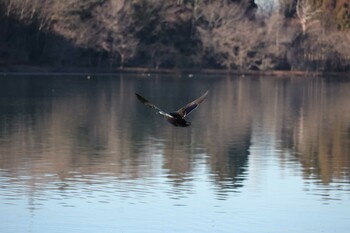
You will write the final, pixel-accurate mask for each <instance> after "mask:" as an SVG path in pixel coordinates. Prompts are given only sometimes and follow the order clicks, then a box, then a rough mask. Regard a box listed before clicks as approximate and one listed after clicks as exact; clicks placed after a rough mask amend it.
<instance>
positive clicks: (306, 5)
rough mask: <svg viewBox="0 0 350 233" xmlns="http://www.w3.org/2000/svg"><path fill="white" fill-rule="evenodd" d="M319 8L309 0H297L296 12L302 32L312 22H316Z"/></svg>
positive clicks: (319, 11)
mask: <svg viewBox="0 0 350 233" xmlns="http://www.w3.org/2000/svg"><path fill="white" fill-rule="evenodd" d="M321 12H322V11H321V9H320V8H319V7H317V5H316V4H315V3H314V2H313V1H311V0H298V1H297V6H296V14H297V16H298V19H299V21H300V24H301V28H302V31H303V34H305V33H306V30H307V29H308V28H309V27H310V26H311V25H312V24H314V23H316V22H317V20H318V16H319V14H320V13H321Z"/></svg>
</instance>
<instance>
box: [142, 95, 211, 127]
mask: <svg viewBox="0 0 350 233" xmlns="http://www.w3.org/2000/svg"><path fill="white" fill-rule="evenodd" d="M208 93H209V91H206V92H205V93H204V94H203V95H202V96H201V97H199V98H198V99H195V100H193V101H192V102H191V103H189V104H187V105H186V106H184V107H182V108H180V109H179V110H177V111H176V112H169V113H167V112H164V111H163V110H161V109H160V108H158V107H157V106H155V105H154V104H152V103H150V102H149V101H148V100H146V99H145V98H144V97H142V96H141V95H139V94H137V93H135V95H136V97H137V99H138V100H139V101H140V102H141V103H143V104H144V105H146V106H148V107H150V108H152V109H154V110H156V111H157V113H158V114H161V115H163V116H164V117H165V119H166V120H167V121H168V122H170V123H171V124H172V125H174V126H179V127H188V126H190V125H191V122H189V121H186V120H185V119H184V118H185V117H186V116H187V115H188V114H190V113H191V112H192V111H193V110H195V109H196V108H197V107H198V105H199V104H200V103H202V102H203V100H204V99H205V98H206V97H207V95H208Z"/></svg>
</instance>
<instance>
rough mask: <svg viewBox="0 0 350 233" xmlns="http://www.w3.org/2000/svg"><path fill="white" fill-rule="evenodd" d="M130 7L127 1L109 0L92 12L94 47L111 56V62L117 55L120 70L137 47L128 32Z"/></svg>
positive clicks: (135, 39) (136, 40) (131, 34)
mask: <svg viewBox="0 0 350 233" xmlns="http://www.w3.org/2000/svg"><path fill="white" fill-rule="evenodd" d="M130 7H131V4H130V3H128V1H124V0H110V1H108V2H106V3H105V4H103V5H102V6H100V7H97V8H96V10H95V11H94V12H93V16H94V19H95V20H96V22H95V25H94V28H93V30H92V31H93V35H94V36H93V38H94V39H96V41H95V43H96V46H97V47H98V48H100V49H102V50H104V51H106V52H108V53H110V54H111V62H113V60H114V57H115V54H117V55H119V58H120V68H123V67H124V64H125V62H126V61H128V60H129V59H130V58H132V57H133V56H134V55H135V53H136V51H137V45H138V39H137V38H136V37H135V36H134V35H133V32H132V31H131V30H130V25H131V23H132V21H131V18H130V15H128V12H130V9H128V8H130Z"/></svg>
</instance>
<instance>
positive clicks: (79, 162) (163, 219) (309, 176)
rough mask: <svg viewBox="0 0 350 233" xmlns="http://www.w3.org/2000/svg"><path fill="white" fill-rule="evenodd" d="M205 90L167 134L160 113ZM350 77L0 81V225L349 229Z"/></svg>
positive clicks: (6, 230) (25, 228)
mask: <svg viewBox="0 0 350 233" xmlns="http://www.w3.org/2000/svg"><path fill="white" fill-rule="evenodd" d="M206 90H209V91H210V94H209V96H208V98H207V99H206V100H205V101H204V102H203V104H202V105H201V106H200V107H199V108H198V109H197V110H196V111H195V112H194V113H192V114H191V115H189V116H188V120H189V121H191V122H192V125H191V127H188V128H176V127H173V126H172V125H170V124H169V123H167V122H166V121H165V120H164V119H163V118H162V117H161V116H159V115H156V114H154V112H152V110H151V109H149V108H146V107H145V106H143V105H142V104H141V103H139V102H138V101H137V99H136V98H135V95H134V93H135V92H137V93H139V94H141V95H143V96H145V97H146V98H148V99H149V100H151V101H152V102H153V103H155V104H157V105H158V106H159V107H161V108H162V109H164V110H166V111H173V110H177V109H179V108H180V107H182V106H183V105H185V104H186V103H188V102H189V101H191V100H193V99H195V98H197V97H198V96H200V95H201V94H202V93H204V92H205V91H206ZM349 90H350V81H349V80H346V79H339V78H337V79H335V78H327V77H325V78H310V77H309V78H296V77H290V78H273V77H230V76H219V75H210V76H209V75H208V76H198V75H195V76H194V77H193V78H188V76H186V75H182V76H179V75H163V76H161V75H151V76H150V77H148V76H142V75H131V74H129V75H109V76H101V75H100V76H98V75H90V77H89V78H88V77H87V76H86V75H76V76H64V75H50V76H38V75H32V76H29V75H27V76H26V75H23V76H2V77H1V78H0V211H1V218H0V231H1V232H2V233H13V232H17V233H20V232H34V233H37V232H38V233H41V232H42V233H47V232H77V233H78V232H84V233H87V232H94V233H95V232H269V233H274V232H276V233H280V232H291V233H295V232H307V233H310V232H317V233H319V232H348V231H349V230H350V215H349V213H350V212H349V210H350V175H349V168H350V104H349V103H350V91H349Z"/></svg>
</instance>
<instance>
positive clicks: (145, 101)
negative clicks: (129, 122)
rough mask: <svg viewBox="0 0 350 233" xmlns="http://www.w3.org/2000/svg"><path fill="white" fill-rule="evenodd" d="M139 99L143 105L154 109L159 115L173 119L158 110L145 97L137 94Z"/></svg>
mask: <svg viewBox="0 0 350 233" xmlns="http://www.w3.org/2000/svg"><path fill="white" fill-rule="evenodd" d="M135 95H136V97H137V99H138V100H139V101H140V102H141V103H143V104H144V105H146V106H147V107H150V108H153V109H155V110H156V111H157V113H159V114H161V115H164V116H167V117H170V118H173V116H171V115H169V114H168V113H166V112H164V111H163V110H161V109H160V108H158V107H157V106H155V105H154V104H152V103H150V102H149V101H148V100H146V99H145V98H144V97H142V96H140V95H139V94H137V93H135Z"/></svg>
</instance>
